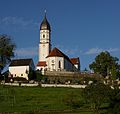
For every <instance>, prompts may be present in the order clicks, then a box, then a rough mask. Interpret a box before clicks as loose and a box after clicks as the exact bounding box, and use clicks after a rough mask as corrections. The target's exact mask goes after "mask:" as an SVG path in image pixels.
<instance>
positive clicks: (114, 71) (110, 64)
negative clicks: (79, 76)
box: [89, 51, 120, 79]
mask: <svg viewBox="0 0 120 114" xmlns="http://www.w3.org/2000/svg"><path fill="white" fill-rule="evenodd" d="M118 61H119V59H118V58H117V57H113V56H111V55H110V53H109V52H107V51H105V52H101V53H100V54H99V55H97V56H96V58H95V61H94V62H93V63H92V64H90V65H89V67H90V69H91V70H93V71H94V72H95V73H98V74H101V75H102V76H104V77H105V76H111V77H112V78H113V79H115V78H117V76H119V72H120V65H119V64H118Z"/></svg>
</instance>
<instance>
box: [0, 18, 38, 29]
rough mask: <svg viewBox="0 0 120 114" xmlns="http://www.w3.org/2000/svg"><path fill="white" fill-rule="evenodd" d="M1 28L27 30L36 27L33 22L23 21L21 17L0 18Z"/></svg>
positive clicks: (36, 24)
mask: <svg viewBox="0 0 120 114" xmlns="http://www.w3.org/2000/svg"><path fill="white" fill-rule="evenodd" d="M0 25H1V26H11V27H19V28H20V27H22V29H28V28H29V27H30V26H34V27H35V26H36V27H37V26H38V23H35V22H34V21H33V20H25V19H24V18H23V17H12V16H8V17H3V18H0Z"/></svg>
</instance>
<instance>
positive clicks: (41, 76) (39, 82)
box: [36, 70, 43, 86]
mask: <svg viewBox="0 0 120 114" xmlns="http://www.w3.org/2000/svg"><path fill="white" fill-rule="evenodd" d="M42 78H43V75H42V74H41V71H40V70H36V80H37V81H38V85H39V86H41V80H42Z"/></svg>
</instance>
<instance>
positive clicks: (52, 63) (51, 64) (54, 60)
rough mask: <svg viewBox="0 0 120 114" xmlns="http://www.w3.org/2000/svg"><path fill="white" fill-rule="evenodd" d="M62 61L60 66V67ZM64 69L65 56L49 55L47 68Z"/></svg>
mask: <svg viewBox="0 0 120 114" xmlns="http://www.w3.org/2000/svg"><path fill="white" fill-rule="evenodd" d="M59 61H60V64H61V65H60V68H59ZM63 69H64V58H63V57H48V58H47V70H50V71H54V70H55V71H58V70H63Z"/></svg>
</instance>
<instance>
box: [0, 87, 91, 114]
mask: <svg viewBox="0 0 120 114" xmlns="http://www.w3.org/2000/svg"><path fill="white" fill-rule="evenodd" d="M71 94H72V97H74V96H75V98H76V99H79V100H81V101H82V97H81V89H73V88H40V87H12V86H4V87H3V86H0V112H11V113H12V112H20V113H27V114H57V113H59V114H93V112H87V111H85V110H86V109H85V108H84V107H80V108H78V109H75V108H73V107H71V106H70V105H68V104H66V103H65V102H64V101H65V100H66V99H68V98H69V96H70V95H71Z"/></svg>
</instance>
